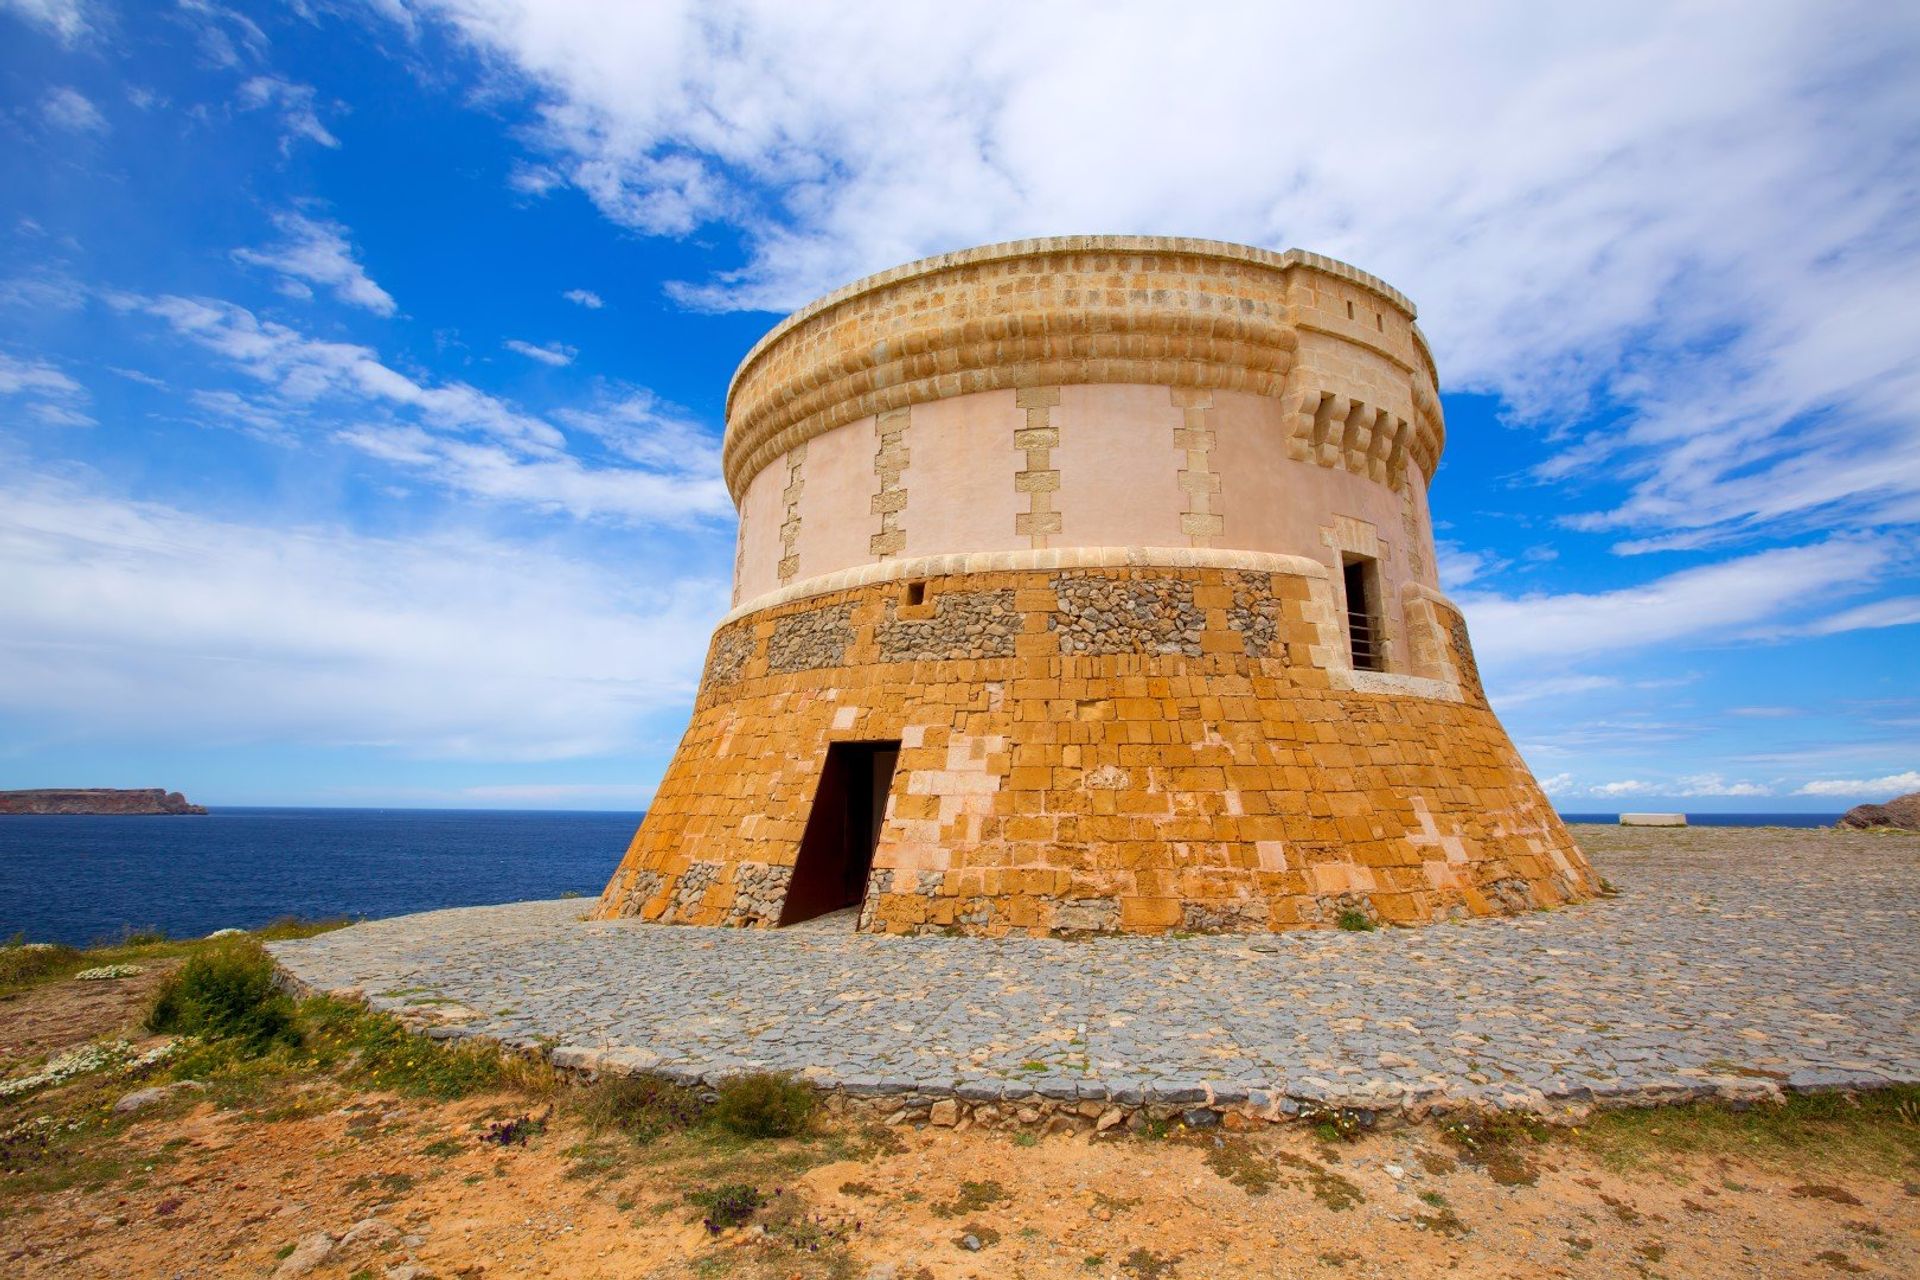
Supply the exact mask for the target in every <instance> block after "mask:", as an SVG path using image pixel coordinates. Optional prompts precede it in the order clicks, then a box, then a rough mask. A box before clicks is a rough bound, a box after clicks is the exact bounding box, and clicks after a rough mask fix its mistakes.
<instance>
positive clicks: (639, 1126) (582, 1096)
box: [570, 1075, 707, 1143]
mask: <svg viewBox="0 0 1920 1280" xmlns="http://www.w3.org/2000/svg"><path fill="white" fill-rule="evenodd" d="M570 1109H571V1110H572V1111H573V1112H574V1114H576V1115H577V1116H579V1117H580V1120H581V1121H582V1122H583V1123H584V1124H585V1125H586V1126H587V1128H588V1129H589V1130H590V1131H592V1132H593V1133H605V1132H607V1131H608V1130H614V1131H617V1132H620V1133H624V1134H626V1135H627V1136H628V1137H629V1138H632V1139H633V1140H634V1141H635V1142H640V1143H648V1142H652V1141H653V1140H654V1139H656V1138H659V1137H661V1136H663V1135H665V1134H669V1133H675V1132H678V1131H679V1130H682V1129H688V1128H691V1127H693V1126H694V1125H696V1124H698V1123H700V1121H701V1120H702V1119H704V1118H705V1116H706V1111H707V1108H706V1106H705V1104H704V1103H702V1102H701V1101H700V1096H699V1095H698V1094H696V1093H695V1092H694V1091H693V1090H691V1089H688V1088H685V1087H683V1086H681V1085H677V1084H674V1083H672V1082H671V1081H668V1080H663V1079H661V1078H660V1077H659V1076H647V1075H638V1076H602V1077H601V1078H600V1079H598V1080H595V1081H594V1082H593V1083H592V1084H589V1085H584V1086H582V1087H581V1088H579V1089H577V1090H575V1091H574V1093H573V1096H572V1098H571V1100H570Z"/></svg>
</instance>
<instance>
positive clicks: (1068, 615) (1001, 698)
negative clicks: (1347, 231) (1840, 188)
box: [598, 236, 1595, 933]
mask: <svg viewBox="0 0 1920 1280" xmlns="http://www.w3.org/2000/svg"><path fill="white" fill-rule="evenodd" d="M1443 437H1444V430H1443V426H1442V422H1441V414H1440V402H1439V398H1438V394H1437V388H1436V379H1435V371H1434V366H1433V358H1432V356H1431V354H1430V353H1429V351H1428V349H1427V345H1426V342H1425V339H1424V338H1423V337H1422V336H1421V333H1420V330H1419V329H1418V327H1417V326H1416V325H1415V324H1414V308H1413V304H1412V303H1411V302H1409V301H1408V300H1407V299H1406V298H1404V297H1403V296H1401V295H1400V294H1399V293H1398V292H1396V291H1395V290H1394V289H1392V288H1390V287H1389V286H1387V285H1386V284H1384V283H1382V282H1381V281H1379V280H1377V279H1375V278H1373V277H1372V276H1369V275H1367V274H1365V273H1364V272H1361V271H1357V270H1355V269H1354V268H1352V267H1349V266H1347V265H1345V264H1343V263H1339V262H1335V261H1332V260H1331V259H1328V258H1323V257H1319V256H1317V255H1315V254H1310V253H1303V252H1301V251H1299V250H1289V251H1288V252H1285V253H1273V252H1269V251H1266V250H1261V249H1253V248H1247V247H1244V246H1240V245H1232V244H1221V243H1215V242H1210V241H1199V240H1182V239H1160V238H1140V237H1123V236H1092V237H1072V238H1063V239H1050V240H1027V241H1019V242H1016V243H1010V244H999V245H988V246H985V247H982V248H977V249H969V250H966V251H965V252H961V253H953V254H947V255H945V256H942V257H938V258H930V259H927V260H925V261H921V262H915V263H910V264H908V265H906V266H903V267H897V268H895V269H893V270H891V271H886V272H882V273H881V274H879V275H876V276H871V277H869V278H867V279H865V280H861V281H858V282H856V283H854V284H851V285H848V286H847V287H846V288H844V289H841V290H839V291H838V292H836V293H833V294H830V295H828V296H827V297H825V298H822V299H820V300H819V301H818V302H815V303H813V304H812V305H810V306H808V307H805V308H803V309H802V310H800V311H798V312H796V313H795V314H793V315H792V316H790V317H788V318H787V319H786V320H785V321H783V322H782V323H781V324H779V325H778V326H777V327H775V328H774V330H773V331H772V332H771V333H769V334H768V335H767V336H766V337H765V338H764V339H762V340H761V341H760V343H759V344H758V345H757V346H755V347H754V349H753V350H752V351H751V352H749V353H748V355H747V357H746V359H745V360H744V361H743V362H742V363H741V365H740V368H739V371H738V372H737V373H736V374H735V376H734V380H733V386H732V388H731V391H730V393H729V396H728V401H727V427H726V440H725V447H724V454H723V457H724V465H725V469H726V479H727V483H728V486H729V488H730V489H731V491H732V493H733V497H734V501H735V503H736V505H737V506H738V507H739V510H740V534H739V546H738V552H737V555H736V559H735V565H734V608H733V611H732V612H731V613H729V614H728V615H727V616H726V617H725V618H724V619H723V620H722V621H721V623H720V626H719V628H718V630H717V631H716V632H715V634H714V638H713V643H712V647H711V649H710V651H709V656H708V660H707V666H706V671H705V674H704V676H703V678H702V680H701V685H700V691H699V695H698V698H697V700H696V702H695V705H694V713H693V722H692V724H691V725H690V726H689V728H688V730H687V733H686V736H685V738H684V739H683V740H682V741H681V743H680V747H679V750H678V751H677V752H676V754H675V756H674V759H673V762H672V764H671V765H670V766H669V767H668V769H667V772H666V775H665V777H664V778H663V779H662V781H661V784H660V788H659V791H658V793H657V795H656V796H655V798H654V802H653V805H652V807H651V809H650V810H649V811H648V813H647V816H646V819H645V821H644V822H642V823H641V825H640V829H639V831H638V833H637V834H636V835H635V836H634V839H633V844H632V846H631V847H630V848H629V849H628V851H627V854H626V857H625V858H624V859H623V861H622V862H621V864H620V868H619V870H618V871H617V872H616V873H615V875H614V877H613V879H612V881H611V882H610V883H609V884H608V886H607V888H606V892H605V893H604V894H603V896H602V898H601V901H600V905H599V908H598V911H599V914H600V915H602V916H639V917H642V918H644V919H648V920H657V921H664V922H673V923H688V924H721V925H762V926H767V925H775V924H790V923H794V922H797V921H799V920H802V919H808V918H811V917H813V916H817V915H821V914H824V913H826V912H829V911H834V910H838V909H842V908H850V907H854V906H857V907H858V909H859V910H858V916H857V920H858V927H859V928H861V929H864V930H873V931H885V932H914V931H921V930H930V929H940V930H958V931H961V932H967V933H1003V932H1006V931H1008V930H1016V929H1017V930H1027V931H1034V932H1056V933H1063V932H1075V933H1077V932H1096V933H1101V932H1123V933H1131V932H1154V931H1159V930H1168V929H1190V930H1239V931H1259V930H1272V929H1288V928H1296V927H1303V926H1312V925H1326V924H1331V923H1333V922H1334V921H1335V920H1336V919H1337V918H1338V917H1339V916H1340V915H1341V914H1342V913H1344V912H1348V911H1358V912H1361V913H1363V914H1365V915H1367V916H1368V917H1370V918H1373V919H1375V920H1380V921H1390V922H1393V923H1398V924H1412V923H1419V922H1422V921H1430V920H1435V919H1440V918H1445V917H1449V916H1457V915H1460V914H1476V915H1479V914H1494V913H1512V912H1518V911H1523V910H1526V909H1528V908H1533V907H1543V906H1549V905H1552V904H1555V903H1561V902H1566V901H1569V900H1572V899H1577V898H1581V897H1584V896H1586V895H1588V894H1590V893H1592V892H1593V891H1594V888H1595V881H1594V878H1593V873H1592V871H1591V869H1590V868H1589V867H1588V865H1587V862H1586V860H1585V858H1584V857H1582V855H1581V853H1580V851H1579V850H1578V849H1577V848H1576V847H1575V846H1574V844H1573V841H1572V840H1571V839H1570V838H1569V837H1568V834H1567V832H1566V829H1565V828H1564V827H1563V826H1562V825H1561V823H1560V821H1559V819H1558V818H1557V817H1556V816H1555V814H1554V812H1553V809H1552V807H1551V806H1550V805H1549V803H1548V802H1547V799H1546V797H1545V796H1544V795H1543V794H1542V793H1541V791H1540V788H1539V786H1538V785H1537V784H1536V783H1535V782H1534V780H1533V777H1532V775H1531V774H1529V773H1528V771H1527V767H1526V765H1525V764H1524V763H1523V762H1522V761H1521V759H1520V757H1519V754H1518V753H1517V752H1516V751H1515V750H1514V748H1513V744H1512V743H1511V741H1509V740H1508V738H1507V735H1506V732H1505V730H1503V729H1502V728H1501V726H1500V723H1499V721H1498V720H1497V719H1496V718H1495V717H1494V715H1493V712H1492V711H1491V710H1490V709H1489V708H1488V706H1487V701H1486V696H1485V694H1484V692H1483V691H1482V689H1481V686H1480V680H1479V677H1478V674H1477V672H1476V670H1475V667H1474V661H1473V653H1472V650H1471V648H1470V647H1469V645H1468V642H1467V631H1466V626H1465V623H1464V622H1463V620H1462V618H1461V615H1460V612H1459V611H1458V610H1457V609H1456V608H1455V607H1454V606H1453V604H1452V603H1451V602H1449V601H1448V600H1447V598H1446V597H1445V596H1444V595H1442V594H1441V593H1440V591H1439V590H1438V587H1437V580H1436V577H1435V572H1434V557H1433V534H1432V526H1431V522H1430V519H1429V516H1428V511H1427V497H1426V494H1427V485H1428V483H1429V481H1430V480H1431V479H1432V476H1433V472H1434V468H1435V466H1436V465H1437V464H1438V462H1439V458H1440V450H1441V444H1442V440H1443Z"/></svg>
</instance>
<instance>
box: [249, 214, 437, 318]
mask: <svg viewBox="0 0 1920 1280" xmlns="http://www.w3.org/2000/svg"><path fill="white" fill-rule="evenodd" d="M273 222H274V225H275V226H277V227H279V228H280V232H281V235H282V237H283V239H282V240H281V241H280V243H279V244H276V245H273V246H270V247H269V248H266V249H236V250H234V254H233V256H234V257H236V258H238V259H239V260H240V261H242V262H245V263H248V264H250V265H252V266H256V267H266V268H267V269H269V270H272V271H278V272H280V273H281V274H282V275H284V276H287V277H290V278H291V279H290V280H288V281H287V282H286V283H288V284H291V285H292V286H293V288H294V290H295V292H294V293H293V294H292V295H291V296H294V297H301V296H303V294H304V296H306V297H311V296H312V291H311V290H308V289H307V288H306V286H305V285H303V284H300V283H299V282H300V281H302V280H306V281H311V282H312V283H314V284H317V285H321V286H323V287H325V288H327V289H330V290H332V291H333V296H334V297H336V298H338V299H340V301H342V302H345V303H347V304H349V305H351V306H356V307H364V308H366V309H367V310H368V311H371V312H373V313H374V314H375V315H382V316H390V315H392V314H393V313H394V312H395V311H396V310H398V309H399V308H398V307H397V306H396V305H395V303H394V301H393V295H392V294H390V293H388V292H387V291H386V290H385V289H382V288H381V287H380V286H379V285H377V284H375V283H374V282H373V279H372V277H370V276H368V275H367V271H366V268H365V267H362V266H361V265H360V264H359V262H357V261H356V260H355V259H354V254H353V245H352V244H351V243H350V242H349V241H348V240H347V229H346V228H345V227H343V226H341V225H340V224H339V223H337V222H327V221H324V220H322V219H317V218H309V217H307V216H306V215H305V214H302V213H281V214H276V215H275V216H274V219H273ZM283 291H284V290H283Z"/></svg>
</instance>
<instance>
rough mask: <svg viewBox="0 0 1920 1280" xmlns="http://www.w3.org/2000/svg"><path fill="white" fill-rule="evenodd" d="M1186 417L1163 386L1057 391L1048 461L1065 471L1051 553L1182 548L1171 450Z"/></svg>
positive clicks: (1176, 457) (1177, 459)
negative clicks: (1054, 437) (1055, 433)
mask: <svg viewBox="0 0 1920 1280" xmlns="http://www.w3.org/2000/svg"><path fill="white" fill-rule="evenodd" d="M1182 414H1183V411H1182V410H1181V409H1179V408H1177V407H1176V406H1175V405H1174V403H1173V396H1172V393H1171V392H1170V391H1169V390H1168V389H1167V388H1166V387H1151V386H1146V387H1143V386H1128V385H1112V384H1103V385H1091V386H1078V387H1062V388H1060V403H1059V404H1058V405H1057V406H1055V407H1054V408H1053V409H1052V410H1051V412H1050V415H1049V416H1050V421H1051V422H1052V424H1053V425H1054V426H1056V427H1058V428H1059V431H1060V443H1059V444H1058V445H1057V446H1055V447H1054V450H1053V457H1052V459H1051V461H1052V464H1053V467H1054V468H1055V469H1056V470H1058V471H1059V472H1060V484H1061V487H1060V491H1059V492H1058V493H1057V494H1056V495H1055V496H1054V509H1055V510H1057V511H1059V512H1060V514H1061V517H1062V518H1061V527H1060V532H1059V533H1058V534H1057V535H1053V536H1051V537H1049V538H1048V540H1047V545H1048V546H1050V547H1184V546H1186V545H1187V538H1186V535H1185V534H1183V533H1182V532H1181V531H1180V513H1181V512H1182V511H1184V510H1185V509H1186V507H1185V495H1184V494H1183V493H1182V492H1181V491H1180V482H1179V474H1180V468H1181V467H1182V466H1183V465H1185V462H1186V454H1185V452H1184V451H1182V450H1179V449H1177V448H1175V447H1174V432H1175V431H1176V430H1178V429H1179V427H1180V425H1181V423H1182V422H1183V420H1184V419H1183V416H1182Z"/></svg>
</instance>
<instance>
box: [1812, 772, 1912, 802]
mask: <svg viewBox="0 0 1920 1280" xmlns="http://www.w3.org/2000/svg"><path fill="white" fill-rule="evenodd" d="M1910 791H1920V773H1916V772H1914V771H1912V770H1908V771H1907V772H1906V773H1890V774H1888V775H1887V776H1886V777H1884V778H1863V779H1851V780H1848V779H1828V780H1825V781H1822V782H1809V783H1808V784H1807V785H1806V786H1804V787H1801V788H1800V789H1799V790H1798V791H1795V792H1794V793H1793V794H1795V795H1797V796H1880V797H1882V798H1884V799H1889V800H1890V799H1892V798H1893V797H1894V796H1900V795H1906V794H1907V793H1908V792H1910Z"/></svg>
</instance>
